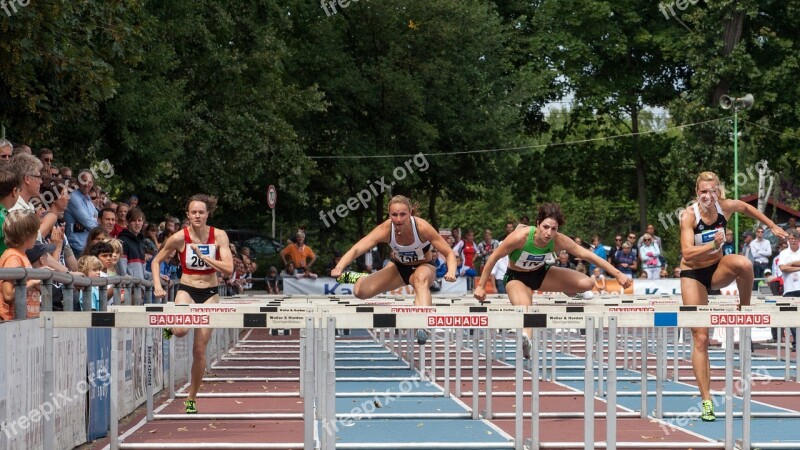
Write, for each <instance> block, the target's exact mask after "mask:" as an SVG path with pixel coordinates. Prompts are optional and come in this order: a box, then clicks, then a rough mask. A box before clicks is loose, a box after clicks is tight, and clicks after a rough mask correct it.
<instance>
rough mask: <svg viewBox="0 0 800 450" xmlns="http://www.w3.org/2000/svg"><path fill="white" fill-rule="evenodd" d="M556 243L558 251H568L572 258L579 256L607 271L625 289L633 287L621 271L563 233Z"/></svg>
mask: <svg viewBox="0 0 800 450" xmlns="http://www.w3.org/2000/svg"><path fill="white" fill-rule="evenodd" d="M555 241H556V245H555V247H556V249H557V250H566V251H567V253H569V254H570V255H572V256H577V257H578V258H581V259H582V260H584V261H589V262H592V263H594V265H595V266H598V267H602V268H603V270H605V271H606V273H608V274H610V275H611V276H613V277H614V278H616V279H617V281H618V282H619V284H620V286H622V287H623V288H627V287H629V286H630V285H631V280H630V279H629V278H628V277H627V275H625V274H624V273H622V272H620V271H619V269H617V268H616V267H614V266H612V265H611V264H610V263H609V262H608V261H606V260H605V259H603V258H601V257H599V256H597V255H595V254H594V252H590V251H589V250H586V249H585V248H583V246H580V245H578V244H576V243H575V241H573V240H572V239H570V238H569V237H568V236H564V235H563V234H561V233H557V234H556V237H555Z"/></svg>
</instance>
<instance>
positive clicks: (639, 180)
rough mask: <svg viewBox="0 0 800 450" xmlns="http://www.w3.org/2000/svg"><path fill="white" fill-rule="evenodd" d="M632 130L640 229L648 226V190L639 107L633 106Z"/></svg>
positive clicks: (642, 230)
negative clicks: (641, 149)
mask: <svg viewBox="0 0 800 450" xmlns="http://www.w3.org/2000/svg"><path fill="white" fill-rule="evenodd" d="M631 127H632V128H631V131H633V154H634V155H636V193H637V198H638V201H639V230H640V231H641V232H644V230H645V228H647V191H646V188H647V186H645V169H646V168H645V161H644V155H642V152H641V151H640V150H639V108H638V106H636V105H633V106H631Z"/></svg>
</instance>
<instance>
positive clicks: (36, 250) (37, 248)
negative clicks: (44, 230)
mask: <svg viewBox="0 0 800 450" xmlns="http://www.w3.org/2000/svg"><path fill="white" fill-rule="evenodd" d="M55 249H56V245H55V244H43V243H41V242H37V243H36V244H34V246H33V248H30V249H28V250H25V256H27V257H28V261H30V262H31V263H34V262H36V261H38V260H39V259H41V257H42V256H44V255H45V254H46V253H52V252H53V251H55Z"/></svg>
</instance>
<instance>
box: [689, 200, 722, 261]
mask: <svg viewBox="0 0 800 450" xmlns="http://www.w3.org/2000/svg"><path fill="white" fill-rule="evenodd" d="M714 204H715V205H716V207H717V219H716V220H715V221H714V223H712V224H710V225H709V224H707V223H705V222H703V219H702V218H701V217H700V207H699V206H698V205H697V203H695V204H694V205H692V209H693V210H694V230H693V231H694V245H703V244H708V243H709V242H711V241H713V240H714V236H715V235H716V234H717V232H718V231H719V230H722V231H723V232H725V227H726V226H727V225H728V220H727V219H726V218H725V214H723V213H722V207H721V206H719V203H718V202H714ZM720 250H722V246H720V247H719V248H718V249H716V250H711V251H710V252H709V253H716V252H719V251H720Z"/></svg>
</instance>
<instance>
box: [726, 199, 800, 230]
mask: <svg viewBox="0 0 800 450" xmlns="http://www.w3.org/2000/svg"><path fill="white" fill-rule="evenodd" d="M720 206H722V210H723V211H730V212H740V213H742V214H747V215H748V216H750V217H752V218H753V219H756V220H758V221H760V222H761V223H763V224H764V225H766V226H768V227H769V229H770V230H772V234H774V235H775V236H777V237H779V238H781V239H786V238H787V237H789V235H788V234H787V233H786V231H785V230H784V229H783V228H781V227H779V226H778V225H776V224H775V222H773V221H771V220H770V219H769V217H767V216H765V215H764V214H763V213H762V212H761V211H759V210H758V209H757V208H755V207H753V205H750V204H749V203H745V202H743V201H741V200H723V201H722V202H720Z"/></svg>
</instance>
